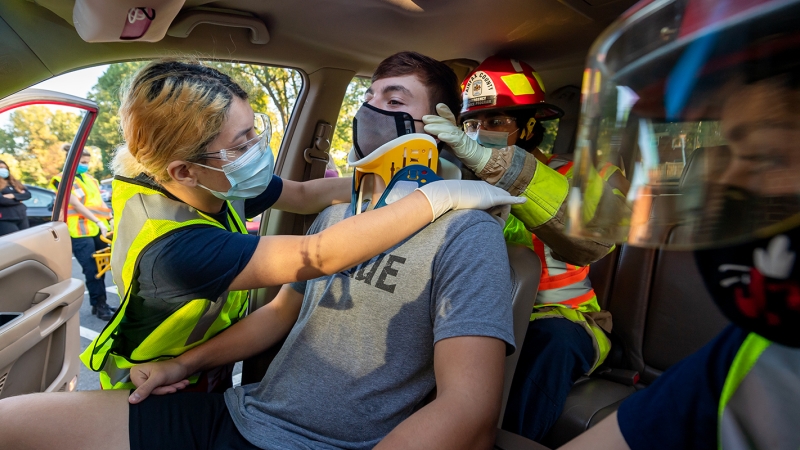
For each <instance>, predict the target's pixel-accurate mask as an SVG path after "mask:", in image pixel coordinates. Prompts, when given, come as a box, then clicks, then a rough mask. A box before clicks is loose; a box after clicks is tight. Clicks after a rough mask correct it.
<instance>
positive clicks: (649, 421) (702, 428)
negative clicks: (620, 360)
mask: <svg viewBox="0 0 800 450" xmlns="http://www.w3.org/2000/svg"><path fill="white" fill-rule="evenodd" d="M745 337H747V332H746V331H744V330H742V329H741V328H738V327H735V326H733V325H731V326H728V328H726V329H725V330H723V331H722V333H720V334H719V335H718V336H717V337H716V338H714V339H713V340H712V341H711V342H709V343H708V344H706V346H705V347H703V348H701V349H700V350H698V351H697V352H695V353H694V354H692V355H690V356H688V357H687V358H685V359H683V360H681V361H680V362H678V363H677V364H675V365H674V366H672V367H670V368H669V369H668V370H667V371H666V372H664V374H662V375H661V376H660V377H659V378H658V379H657V380H656V381H655V382H654V383H653V384H652V385H651V386H649V387H648V388H646V389H643V390H641V391H639V392H637V393H635V394H633V395H631V396H630V397H628V398H627V399H625V401H623V402H622V404H621V405H620V406H619V410H618V411H617V422H618V423H619V429H620V431H621V432H622V436H623V437H624V438H625V442H627V443H628V446H629V447H630V448H631V450H638V449H676V448H681V449H691V448H697V449H700V448H717V410H718V408H719V399H720V396H721V393H722V387H723V385H724V384H725V378H726V377H727V375H728V370H729V368H730V366H731V363H733V358H734V357H735V356H736V353H737V351H738V350H739V347H740V346H741V345H742V342H744V339H745Z"/></svg>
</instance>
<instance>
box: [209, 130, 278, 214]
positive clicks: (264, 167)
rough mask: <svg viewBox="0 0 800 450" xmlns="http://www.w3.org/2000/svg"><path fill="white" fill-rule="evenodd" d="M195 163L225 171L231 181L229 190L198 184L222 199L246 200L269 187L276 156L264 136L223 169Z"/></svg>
mask: <svg viewBox="0 0 800 450" xmlns="http://www.w3.org/2000/svg"><path fill="white" fill-rule="evenodd" d="M194 164H197V165H198V166H200V167H205V168H206V169H211V170H216V171H217V172H222V173H224V174H225V176H226V177H227V178H228V181H229V182H230V183H231V188H230V189H228V192H219V191H215V190H213V189H209V188H207V187H205V186H203V185H202V184H200V183H197V185H198V186H200V187H201V188H203V189H205V190H207V191H209V192H211V193H212V194H214V196H215V197H217V198H219V199H222V200H244V199H248V198H254V197H258V196H259V195H261V193H262V192H264V191H265V190H266V189H267V185H269V182H270V181H271V180H272V171H273V169H274V166H275V158H274V157H273V156H272V150H270V148H269V146H268V145H267V139H266V136H264V137H263V138H262V139H261V140H260V141H259V142H258V143H256V144H255V145H253V146H252V147H250V149H248V150H247V151H246V152H244V154H243V155H242V156H240V157H239V158H238V159H236V161H233V162H230V163H228V164H225V165H224V166H222V168H221V169H219V168H216V167H211V166H206V165H204V164H200V163H194Z"/></svg>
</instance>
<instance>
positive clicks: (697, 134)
mask: <svg viewBox="0 0 800 450" xmlns="http://www.w3.org/2000/svg"><path fill="white" fill-rule="evenodd" d="M654 5H655V6H654ZM651 6H653V8H651V9H649V10H648V9H647V8H648V7H651ZM632 11H633V12H632V13H631V14H627V15H626V16H624V18H623V19H622V20H620V21H619V22H618V23H616V24H614V25H612V29H610V30H609V31H608V32H606V33H605V34H604V35H603V36H605V39H603V40H601V41H599V42H598V43H597V44H595V51H594V53H592V54H590V56H589V58H588V61H589V67H588V68H587V70H586V73H587V76H588V77H591V78H592V79H596V82H595V81H593V82H592V83H590V84H589V85H590V86H591V88H590V89H591V90H589V91H587V92H585V101H584V104H583V106H582V111H583V113H582V115H583V117H582V118H581V129H580V130H579V136H581V135H582V137H583V139H582V140H581V142H583V143H584V148H582V149H581V153H580V154H579V155H580V158H579V160H578V161H576V166H578V168H579V171H578V172H579V173H581V174H582V173H585V172H584V171H583V169H584V168H586V167H588V166H594V167H598V165H602V164H603V163H604V162H605V161H607V160H608V157H609V155H608V154H607V151H608V149H609V148H608V147H606V146H605V145H604V142H603V140H601V139H599V138H598V139H597V140H591V139H587V137H588V136H600V137H602V136H607V139H609V140H610V141H612V142H614V141H616V142H621V147H620V150H619V151H620V152H622V153H623V154H627V155H630V157H631V159H630V160H631V161H633V162H634V166H633V167H634V168H635V169H634V170H636V171H637V172H638V173H637V172H635V173H634V174H633V176H632V180H633V183H632V186H631V193H630V196H629V199H630V200H631V202H632V214H631V215H630V216H628V217H624V218H621V223H620V225H621V226H622V225H625V224H624V222H627V224H628V225H625V227H626V228H629V230H630V232H629V233H628V238H627V242H628V244H629V245H635V246H644V247H661V248H664V249H673V248H674V249H682V250H687V249H691V250H693V252H694V260H695V262H696V263H697V268H698V269H699V272H700V275H701V277H702V278H703V281H704V283H705V286H706V288H707V290H708V292H709V294H711V297H712V299H713V300H714V302H715V303H716V305H717V306H718V307H719V309H720V310H721V311H722V312H723V313H724V314H725V316H726V317H727V318H728V319H730V321H731V325H729V326H728V327H727V328H725V330H723V331H722V333H720V334H719V335H718V336H717V337H716V338H714V339H713V340H712V341H711V342H710V343H708V344H707V345H706V346H705V347H703V348H702V349H700V350H698V351H697V352H696V353H694V354H693V355H691V356H689V357H687V358H685V359H684V360H682V361H680V362H679V363H677V364H675V365H673V366H672V367H670V368H669V369H668V370H667V371H666V372H664V374H662V375H661V376H660V377H659V378H658V379H657V380H656V381H655V382H654V383H653V384H652V385H650V386H649V387H647V388H645V389H643V390H640V391H638V392H636V393H634V394H633V395H631V396H630V397H628V398H627V399H625V400H624V401H623V402H622V403H621V404H620V405H619V409H618V410H617V411H616V412H615V413H613V414H612V415H610V416H609V417H607V418H606V419H604V420H603V421H602V422H600V423H599V424H597V425H596V426H595V427H593V428H592V429H590V430H588V431H587V432H586V433H584V434H583V435H580V436H578V437H577V438H576V439H575V440H573V441H572V442H570V443H568V444H567V445H566V446H565V448H585V449H615V450H616V449H625V448H632V449H710V448H719V449H742V448H747V449H797V448H800V426H798V425H799V424H800V177H798V174H799V173H800V28H798V26H797V24H798V23H800V1H797V0H790V1H781V0H764V1H753V0H749V1H728V0H703V1H698V0H689V1H687V2H680V3H674V4H672V3H668V2H665V3H660V4H654V3H650V4H647V2H645V3H642V5H641V6H634V8H633V9H632ZM635 11H638V12H635ZM652 30H669V31H670V32H669V34H668V35H667V36H665V35H664V33H653V32H652ZM634 44H635V45H634ZM640 49H647V50H646V51H641V50H640ZM629 125H630V126H629ZM656 136H659V137H660V138H659V139H656ZM682 136H683V137H682ZM681 137H682V139H683V141H681ZM662 139H663V140H665V141H666V142H686V143H687V146H686V148H685V151H686V152H687V153H688V154H689V155H690V156H691V157H692V160H691V163H690V164H689V165H688V166H687V167H688V169H689V170H684V171H683V174H681V178H682V180H681V184H680V185H677V183H674V181H673V186H675V187H677V188H678V189H677V190H676V191H673V192H668V193H669V194H670V195H668V196H665V197H664V198H657V197H654V195H653V193H654V192H658V191H656V190H657V189H660V192H665V191H664V190H663V188H664V187H666V186H669V182H670V180H675V178H676V176H677V175H676V174H675V173H672V172H671V170H670V169H671V167H674V165H675V164H676V161H675V159H676V158H680V154H678V155H675V153H674V152H672V149H671V148H668V147H667V148H665V147H666V146H659V145H658V143H659V142H660V141H661V140H662ZM637 147H638V148H637ZM584 156H585V157H584ZM612 156H613V155H612ZM595 161H596V163H595ZM580 181H584V182H585V181H586V180H580ZM579 185H581V186H582V191H584V192H585V190H586V189H587V188H588V186H587V185H586V184H580V183H579ZM678 186H679V187H678ZM581 194H582V193H576V195H575V197H574V198H575V199H576V201H575V202H574V203H573V202H570V211H571V217H570V223H571V224H574V225H575V227H574V230H573V231H574V232H576V233H584V234H595V233H603V231H602V230H600V229H598V228H596V227H594V226H593V225H592V224H590V223H587V221H586V220H585V219H584V218H583V213H584V210H585V208H587V205H586V204H585V202H581V201H580V199H581V197H582V196H583V197H584V198H587V197H586V196H584V195H581ZM654 201H671V202H672V203H671V204H669V205H665V204H662V205H660V207H659V208H657V209H656V208H654V204H653V202H654ZM588 207H589V208H591V206H588ZM573 213H574V214H573ZM667 226H672V227H675V228H674V231H673V232H671V233H670V234H669V236H665V233H664V230H665V229H670V228H668V227H667ZM605 236H606V238H614V239H620V237H619V236H616V237H615V236H613V235H612V234H611V233H609V232H608V231H606V232H605ZM674 282H675V283H680V282H681V281H680V280H674ZM692 313H693V311H691V310H690V311H686V314H692Z"/></svg>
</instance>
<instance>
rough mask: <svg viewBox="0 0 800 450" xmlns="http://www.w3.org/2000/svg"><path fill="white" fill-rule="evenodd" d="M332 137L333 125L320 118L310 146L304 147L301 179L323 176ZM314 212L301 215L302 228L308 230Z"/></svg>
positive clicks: (313, 178)
mask: <svg viewBox="0 0 800 450" xmlns="http://www.w3.org/2000/svg"><path fill="white" fill-rule="evenodd" d="M332 137H333V127H332V126H331V124H329V123H328V122H325V121H322V120H320V121H319V122H317V128H316V129H315V130H314V141H313V142H312V143H311V147H309V148H307V149H305V151H304V152H303V158H305V160H306V170H305V172H304V174H303V181H309V180H316V179H317V178H322V177H324V176H325V169H326V168H327V167H328V159H329V158H330V156H329V155H328V151H329V150H330V148H331V138H332ZM316 218H317V215H316V214H308V215H305V216H303V229H304V231H305V230H308V229H309V228H310V227H311V224H312V223H314V219H316Z"/></svg>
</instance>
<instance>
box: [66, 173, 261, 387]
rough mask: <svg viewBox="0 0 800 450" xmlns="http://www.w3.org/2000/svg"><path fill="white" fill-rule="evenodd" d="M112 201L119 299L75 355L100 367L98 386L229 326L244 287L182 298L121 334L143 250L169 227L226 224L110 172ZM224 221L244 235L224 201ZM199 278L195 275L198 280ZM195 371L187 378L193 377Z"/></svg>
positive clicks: (242, 307) (119, 383)
mask: <svg viewBox="0 0 800 450" xmlns="http://www.w3.org/2000/svg"><path fill="white" fill-rule="evenodd" d="M112 186H113V194H112V206H113V208H114V210H115V211H116V212H117V215H116V221H115V230H114V242H113V243H112V245H111V272H112V274H113V276H114V284H116V285H117V289H118V290H119V295H120V298H121V303H120V308H119V310H118V311H117V313H116V314H115V315H114V318H113V319H112V320H111V321H110V322H109V323H108V325H107V326H106V328H104V329H103V331H102V332H101V333H100V335H99V336H98V337H97V338H95V340H94V341H93V342H92V343H91V344H89V347H88V348H87V349H86V350H85V351H84V352H83V353H82V354H81V361H83V363H84V364H85V365H86V367H88V368H89V369H91V370H93V371H95V372H100V385H101V386H102V388H103V389H131V388H133V387H134V386H133V384H132V383H131V382H130V368H131V367H132V366H134V365H135V364H141V363H144V362H149V361H159V360H164V359H170V358H174V357H176V356H179V355H180V354H182V353H184V352H186V351H188V350H189V349H191V348H193V347H196V346H197V345H200V344H202V343H203V342H205V341H207V340H209V339H211V338H212V337H214V336H216V335H217V334H218V333H219V332H221V331H222V330H224V329H226V328H228V327H230V326H231V325H233V324H234V323H236V322H237V321H239V320H240V319H241V318H242V317H244V315H245V313H246V311H247V304H248V297H249V291H230V292H225V293H223V294H222V295H221V296H220V297H219V298H216V299H206V298H197V299H193V300H187V301H185V302H183V303H182V304H181V305H180V306H179V307H178V308H177V309H176V310H175V311H174V312H172V313H171V314H169V316H167V317H165V318H164V319H163V320H162V321H161V322H160V323H154V324H152V326H150V327H148V331H147V332H146V333H143V335H140V336H121V335H120V334H119V333H120V331H119V328H120V327H119V325H120V323H122V322H123V321H124V320H125V313H126V310H127V309H128V307H129V306H130V305H131V303H132V302H141V301H142V299H141V298H140V297H139V296H138V293H137V292H136V287H137V286H138V283H135V279H134V277H135V275H136V274H137V273H138V271H139V267H138V265H139V260H140V256H141V255H142V253H143V252H144V250H145V249H146V248H147V247H149V245H150V244H152V243H153V242H156V241H158V240H159V239H161V238H163V237H165V236H167V235H170V234H172V233H173V232H175V231H177V230H180V229H183V228H186V227H194V226H213V227H217V228H222V229H226V228H225V227H224V226H223V225H222V224H220V223H219V222H217V221H216V220H215V219H213V218H212V217H210V216H208V215H207V214H205V213H203V212H202V211H198V210H197V209H195V208H192V207H191V206H189V205H187V204H185V203H183V202H180V201H177V200H173V199H171V198H169V197H168V196H167V195H166V193H165V191H163V190H162V188H160V187H159V186H157V185H153V184H148V183H145V182H142V181H140V180H138V179H136V180H133V179H128V178H122V177H119V176H118V177H116V178H115V179H114V181H113V184H112ZM227 206H228V225H229V227H230V229H231V230H236V231H235V232H239V233H243V234H246V233H247V230H246V229H245V226H244V224H243V223H242V221H241V219H240V218H239V215H238V214H237V212H236V211H235V210H234V208H233V206H232V205H231V204H230V202H229V203H228V205H227ZM199 281H200V280H198V282H199ZM196 380H197V376H196V375H195V376H194V377H192V378H190V379H189V381H190V382H195V381H196Z"/></svg>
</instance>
